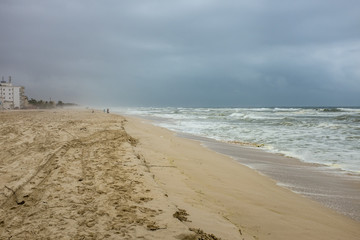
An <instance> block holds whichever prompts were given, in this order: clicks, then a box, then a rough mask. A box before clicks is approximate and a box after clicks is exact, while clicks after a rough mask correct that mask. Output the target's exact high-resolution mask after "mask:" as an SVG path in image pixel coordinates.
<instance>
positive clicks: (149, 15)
mask: <svg viewBox="0 0 360 240" xmlns="http://www.w3.org/2000/svg"><path fill="white" fill-rule="evenodd" d="M359 12H360V3H359V2H358V1H354V0H349V1H346V2H344V1H340V0H331V1H326V2H324V1H319V0H318V1H314V0H311V1H310V0H306V1H296V2H294V1H293V2H289V1H284V0H277V1H265V0H258V1H226V2H221V3H220V2H218V1H201V0H195V1H194V0H192V1H190V0H184V1H177V2H172V1H159V0H158V1H154V0H153V1H105V2H101V3H100V2H98V1H84V0H82V1H81V0H78V1H71V2H66V3H64V2H63V1H40V0H36V1H31V2H29V1H25V0H22V1H20V0H19V1H16V0H15V1H14V0H12V1H10V0H4V1H1V2H0V30H1V31H0V74H2V75H5V76H7V75H12V76H13V78H14V81H15V82H16V83H18V84H21V85H25V86H26V93H27V95H29V96H30V97H35V98H44V99H46V98H49V97H52V98H53V99H61V100H65V101H76V102H79V103H83V104H98V105H101V104H106V105H114V106H116V105H176V106H270V105H277V106H279V105H281V106H287V105H288V106H290V105H360V70H359V69H360V68H359V66H360V54H359V53H360V30H359V29H360V15H359V14H358V13H359Z"/></svg>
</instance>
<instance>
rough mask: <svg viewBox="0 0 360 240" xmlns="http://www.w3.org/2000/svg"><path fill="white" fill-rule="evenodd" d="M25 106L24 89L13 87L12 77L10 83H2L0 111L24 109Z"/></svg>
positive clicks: (0, 84)
mask: <svg viewBox="0 0 360 240" xmlns="http://www.w3.org/2000/svg"><path fill="white" fill-rule="evenodd" d="M24 104H25V96H24V87H21V86H20V87H17V86H13V85H12V83H11V77H9V82H6V81H4V77H3V78H2V81H1V82H0V109H14V108H18V109H20V108H23V107H24Z"/></svg>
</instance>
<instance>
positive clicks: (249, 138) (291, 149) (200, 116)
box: [114, 108, 360, 173]
mask: <svg viewBox="0 0 360 240" xmlns="http://www.w3.org/2000/svg"><path fill="white" fill-rule="evenodd" d="M114 111H119V112H122V113H126V114H131V115H138V116H141V117H146V118H149V119H151V120H153V121H154V122H155V124H157V125H159V126H162V127H165V128H168V129H170V130H174V131H176V132H180V133H188V134H193V135H197V136H202V137H207V138H212V139H216V140H220V141H225V142H233V143H237V144H241V145H245V146H250V147H259V148H262V149H264V150H266V151H269V152H274V153H281V154H284V155H286V156H289V157H295V158H298V159H299V160H301V161H304V162H309V163H319V164H324V165H327V166H329V167H331V168H335V169H336V168H337V169H341V170H345V171H347V172H353V173H360V144H359V143H360V108H128V109H114Z"/></svg>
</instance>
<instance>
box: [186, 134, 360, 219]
mask: <svg viewBox="0 0 360 240" xmlns="http://www.w3.org/2000/svg"><path fill="white" fill-rule="evenodd" d="M179 136H182V137H185V138H190V139H195V140H198V141H201V142H202V143H203V144H204V145H205V146H207V147H209V148H210V149H212V150H214V151H217V152H219V153H222V154H225V155H228V156H231V157H232V158H234V159H235V160H236V161H238V162H239V163H241V164H244V165H246V166H248V167H250V168H252V169H255V170H257V171H259V172H260V173H262V174H264V175H266V176H269V177H271V178H272V179H274V180H276V181H277V183H278V185H280V186H283V187H286V188H288V189H290V190H292V191H294V192H295V193H299V194H301V195H304V196H306V197H309V198H311V199H313V200H316V201H318V202H320V203H321V204H323V205H324V206H326V207H329V208H332V209H334V210H336V211H337V212H339V213H341V214H344V215H346V216H349V217H351V218H353V219H355V220H357V221H360V175H359V174H355V173H354V174H350V173H348V172H345V171H341V170H339V169H334V168H330V167H327V166H324V165H320V164H311V163H305V162H302V161H300V160H298V159H295V158H289V157H285V156H283V155H280V154H274V153H268V152H265V151H264V150H261V149H259V148H254V147H252V148H250V147H248V146H246V147H244V146H241V145H238V144H232V143H224V142H219V141H216V140H212V139H209V138H203V137H198V136H193V135H189V134H179Z"/></svg>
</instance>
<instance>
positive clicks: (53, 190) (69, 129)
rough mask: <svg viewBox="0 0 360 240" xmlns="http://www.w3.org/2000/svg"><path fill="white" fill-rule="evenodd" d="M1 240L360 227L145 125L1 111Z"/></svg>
mask: <svg viewBox="0 0 360 240" xmlns="http://www.w3.org/2000/svg"><path fill="white" fill-rule="evenodd" d="M0 144H1V152H0V205H1V208H0V239H183V240H191V239H194V240H195V239H359V236H360V222H358V221H355V220H352V219H351V218H349V217H346V216H343V215H341V214H339V213H337V212H335V211H333V210H331V209H329V208H326V207H324V206H322V205H321V204H319V203H318V202H315V201H313V200H310V199H308V198H305V197H303V196H301V195H299V194H295V193H293V192H291V191H290V190H288V189H286V188H282V187H280V186H278V185H277V184H276V182H275V181H274V180H272V179H270V178H269V177H266V176H263V175H260V174H259V173H257V172H256V171H254V170H252V169H250V168H248V167H246V166H244V165H241V164H239V163H238V162H236V161H235V160H233V159H232V158H230V157H227V156H225V155H222V154H219V153H216V152H214V151H213V150H210V149H207V148H205V147H203V146H202V145H201V143H200V142H198V141H194V140H189V139H184V138H180V137H177V136H176V135H175V134H174V133H173V132H171V131H169V130H166V129H163V128H159V127H155V126H153V125H151V123H149V122H147V121H146V120H141V119H136V118H131V117H126V118H124V117H122V116H118V115H113V114H106V113H103V112H101V111H95V112H92V110H46V111H38V110H35V111H3V112H0Z"/></svg>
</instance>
